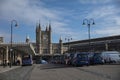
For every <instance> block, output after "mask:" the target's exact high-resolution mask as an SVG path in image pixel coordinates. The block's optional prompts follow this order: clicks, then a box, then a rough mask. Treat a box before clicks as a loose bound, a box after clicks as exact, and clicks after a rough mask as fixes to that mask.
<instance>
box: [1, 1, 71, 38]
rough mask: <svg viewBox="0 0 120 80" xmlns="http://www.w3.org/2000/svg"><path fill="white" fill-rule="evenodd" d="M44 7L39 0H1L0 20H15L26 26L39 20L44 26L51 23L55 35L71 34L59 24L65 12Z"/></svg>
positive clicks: (61, 23) (64, 26)
mask: <svg viewBox="0 0 120 80" xmlns="http://www.w3.org/2000/svg"><path fill="white" fill-rule="evenodd" d="M46 5H47V4H45V3H43V2H42V1H41V0H3V1H2V2H1V5H0V12H1V13H0V18H1V19H0V20H2V19H3V20H7V21H8V20H11V19H16V20H19V21H21V22H23V23H25V24H28V25H31V24H35V23H36V22H38V21H39V20H40V21H41V23H42V24H44V25H46V24H48V21H51V23H52V27H53V32H54V33H56V34H57V35H63V34H73V32H72V30H71V29H70V28H68V27H66V26H67V24H66V23H65V22H64V21H63V22H61V20H63V18H64V17H63V16H65V15H67V10H64V11H59V10H57V9H52V8H48V7H46ZM65 11H66V12H65ZM65 13H66V14H65ZM61 16H62V17H61ZM44 27H45V26H44ZM29 29H30V28H29ZM6 37H7V36H6Z"/></svg>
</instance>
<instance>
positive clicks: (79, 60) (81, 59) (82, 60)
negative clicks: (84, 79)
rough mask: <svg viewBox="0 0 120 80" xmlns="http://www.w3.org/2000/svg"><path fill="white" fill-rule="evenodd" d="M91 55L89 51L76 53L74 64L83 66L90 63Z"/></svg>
mask: <svg viewBox="0 0 120 80" xmlns="http://www.w3.org/2000/svg"><path fill="white" fill-rule="evenodd" d="M89 64H90V63H89V57H88V53H83V52H79V53H76V54H74V57H73V60H72V65H73V66H83V65H87V66H88V65H89Z"/></svg>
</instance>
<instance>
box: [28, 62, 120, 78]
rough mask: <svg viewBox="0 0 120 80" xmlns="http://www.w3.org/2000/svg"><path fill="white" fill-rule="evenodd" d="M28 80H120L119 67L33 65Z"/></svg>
mask: <svg viewBox="0 0 120 80" xmlns="http://www.w3.org/2000/svg"><path fill="white" fill-rule="evenodd" d="M29 80H120V65H96V66H83V67H71V66H66V65H55V64H44V65H41V64H38V65H35V67H34V69H33V70H32V72H31V75H30V78H29Z"/></svg>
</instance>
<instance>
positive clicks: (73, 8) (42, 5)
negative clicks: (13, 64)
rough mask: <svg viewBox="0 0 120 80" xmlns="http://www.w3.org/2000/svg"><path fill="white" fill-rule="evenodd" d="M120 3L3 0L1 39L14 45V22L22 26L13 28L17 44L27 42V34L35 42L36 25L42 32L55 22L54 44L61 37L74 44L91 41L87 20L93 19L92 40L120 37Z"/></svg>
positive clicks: (111, 0) (108, 0)
mask: <svg viewBox="0 0 120 80" xmlns="http://www.w3.org/2000/svg"><path fill="white" fill-rule="evenodd" d="M119 5H120V0H0V36H3V37H4V40H5V42H10V25H11V21H12V20H13V19H15V20H17V22H18V24H19V26H18V27H14V29H13V37H14V39H13V41H14V42H25V38H26V36H27V35H29V37H30V41H31V42H35V37H36V36H35V28H36V24H38V23H39V20H40V23H41V26H42V29H43V30H44V29H45V27H46V26H47V25H48V24H49V22H50V23H51V26H52V42H58V40H59V38H60V36H61V37H62V39H63V41H64V42H65V37H68V35H69V36H70V37H72V38H73V41H76V40H84V39H88V32H87V31H88V28H87V26H83V25H82V22H83V20H84V19H85V18H86V19H90V18H93V19H94V21H95V25H92V26H91V38H98V37H106V36H113V35H120V6H119Z"/></svg>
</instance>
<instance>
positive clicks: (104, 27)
mask: <svg viewBox="0 0 120 80" xmlns="http://www.w3.org/2000/svg"><path fill="white" fill-rule="evenodd" d="M119 13H120V11H119V10H118V8H117V7H115V6H114V5H108V6H103V7H98V8H95V9H94V10H93V11H92V12H91V14H89V15H88V16H87V18H94V19H95V21H96V25H97V28H96V29H95V30H94V31H93V32H92V33H93V34H94V35H104V36H110V35H120V33H119V32H120V16H119Z"/></svg>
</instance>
